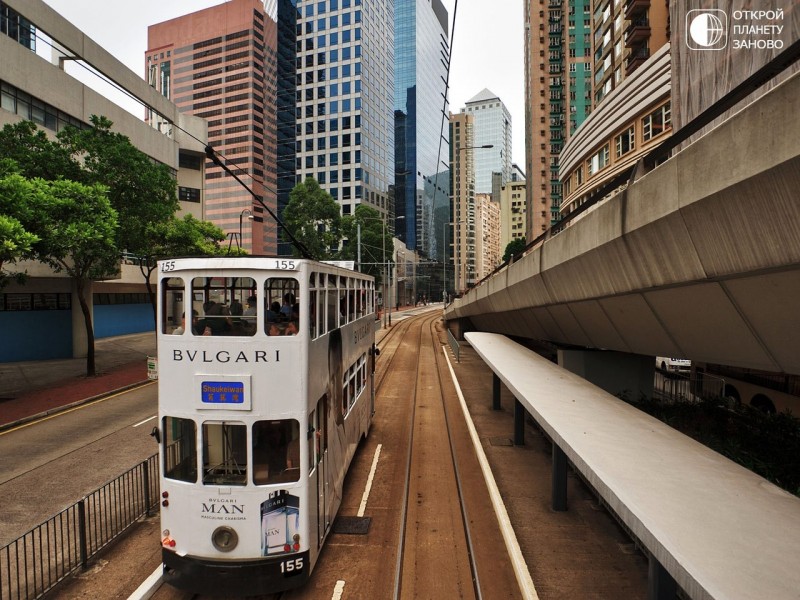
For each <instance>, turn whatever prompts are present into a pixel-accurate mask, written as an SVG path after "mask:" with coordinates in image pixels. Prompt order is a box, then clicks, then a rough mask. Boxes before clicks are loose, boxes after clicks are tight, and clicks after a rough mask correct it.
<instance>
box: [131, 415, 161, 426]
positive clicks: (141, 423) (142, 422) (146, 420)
mask: <svg viewBox="0 0 800 600" xmlns="http://www.w3.org/2000/svg"><path fill="white" fill-rule="evenodd" d="M157 418H158V415H153V416H152V417H147V418H146V419H145V420H144V421H139V422H138V423H136V425H133V427H138V426H139V425H144V424H145V423H147V422H148V421H152V420H153V419H157Z"/></svg>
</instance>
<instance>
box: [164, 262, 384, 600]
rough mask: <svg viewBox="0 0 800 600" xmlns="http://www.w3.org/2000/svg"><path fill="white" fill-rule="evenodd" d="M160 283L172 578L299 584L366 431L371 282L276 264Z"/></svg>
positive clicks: (217, 583) (176, 581)
mask: <svg viewBox="0 0 800 600" xmlns="http://www.w3.org/2000/svg"><path fill="white" fill-rule="evenodd" d="M159 272H160V281H159V303H158V320H159V323H160V326H159V332H158V358H159V378H158V395H159V415H158V416H159V425H158V427H157V430H154V432H153V435H154V436H155V437H156V439H157V440H159V442H160V443H159V446H160V454H161V461H160V462H161V467H160V475H161V482H160V483H161V504H162V507H161V523H162V546H163V563H164V579H165V581H167V582H168V583H170V584H172V585H174V586H176V587H178V588H181V589H186V590H189V591H194V592H203V593H205V594H220V595H222V594H224V595H255V594H267V593H272V592H277V591H281V590H285V589H288V588H292V587H296V586H299V585H302V584H303V583H304V582H305V581H307V580H308V578H309V576H310V573H311V571H312V569H313V568H314V564H315V563H316V561H317V558H318V557H319V553H320V550H321V549H322V545H323V543H324V541H325V539H326V537H327V535H328V533H329V532H330V529H331V524H332V523H333V519H334V517H335V515H336V512H337V511H338V509H339V505H340V503H341V499H342V485H343V482H344V478H345V474H346V472H347V469H348V466H349V464H350V461H351V459H352V457H353V454H354V452H355V450H356V446H357V445H358V443H359V441H360V439H361V438H363V437H366V435H367V433H368V431H369V427H370V423H371V418H372V412H373V407H374V386H373V371H374V353H375V345H374V342H375V314H374V313H375V293H374V291H375V286H374V280H373V279H372V277H369V276H367V275H363V274H361V273H357V272H354V271H350V270H347V269H343V268H339V267H336V266H333V265H329V264H325V263H318V262H314V261H309V260H299V259H286V258H267V257H236V258H185V259H175V260H164V261H160V263H159ZM184 314H185V318H183V315H184Z"/></svg>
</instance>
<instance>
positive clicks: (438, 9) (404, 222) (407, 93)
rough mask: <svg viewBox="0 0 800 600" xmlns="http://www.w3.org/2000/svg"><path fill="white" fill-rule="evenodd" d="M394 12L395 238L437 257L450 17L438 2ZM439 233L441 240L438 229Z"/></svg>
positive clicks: (444, 199) (419, 2)
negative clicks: (437, 224) (437, 215)
mask: <svg viewBox="0 0 800 600" xmlns="http://www.w3.org/2000/svg"><path fill="white" fill-rule="evenodd" d="M394 7H395V14H394V27H395V83H394V115H395V165H394V166H395V169H394V170H395V173H394V177H395V217H396V232H397V236H398V237H399V238H400V239H401V240H403V242H405V244H406V246H407V247H408V248H409V249H414V250H418V251H420V252H421V253H423V254H425V255H427V256H429V257H436V256H439V255H441V250H440V249H439V250H437V227H436V223H437V222H441V220H442V219H441V215H440V216H439V217H438V221H437V217H436V208H437V207H441V206H444V205H447V204H449V199H448V195H449V193H448V187H449V185H448V182H447V181H446V179H448V178H447V177H442V176H441V175H439V176H438V177H437V176H436V174H437V173H440V172H441V171H442V170H443V168H444V169H446V168H447V166H448V161H449V154H450V151H449V143H448V140H447V129H444V127H445V124H446V122H447V119H446V117H445V116H444V115H447V113H448V105H447V103H446V101H445V91H446V90H445V81H446V80H447V64H448V63H449V61H450V45H449V35H448V14H447V10H446V9H445V7H444V5H443V4H442V3H441V1H440V0H395V2H394ZM448 220H449V219H448ZM445 222H446V221H445ZM438 231H439V234H438V236H439V237H441V225H439V227H438Z"/></svg>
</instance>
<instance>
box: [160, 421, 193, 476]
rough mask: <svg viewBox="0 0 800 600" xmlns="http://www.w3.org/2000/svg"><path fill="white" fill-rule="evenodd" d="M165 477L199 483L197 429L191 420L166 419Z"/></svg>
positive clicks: (164, 423)
mask: <svg viewBox="0 0 800 600" xmlns="http://www.w3.org/2000/svg"><path fill="white" fill-rule="evenodd" d="M162 432H163V435H164V477H166V478H167V479H176V480H178V481H187V482H189V483H194V482H195V481H197V444H196V440H197V428H196V426H195V424H194V421H192V420H191V419H180V418H177V417H164V419H163V421H162Z"/></svg>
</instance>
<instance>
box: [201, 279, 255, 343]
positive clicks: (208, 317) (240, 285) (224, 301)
mask: <svg viewBox="0 0 800 600" xmlns="http://www.w3.org/2000/svg"><path fill="white" fill-rule="evenodd" d="M255 289H256V284H255V281H254V280H253V279H252V278H250V277H195V278H194V279H192V293H191V297H192V300H193V303H194V308H195V310H197V311H198V315H199V318H198V319H197V322H196V326H195V327H193V333H194V334H195V335H206V336H208V335H234V336H241V335H247V336H252V335H255V333H256V315H257V313H258V302H257V298H256V296H255V293H254V292H255Z"/></svg>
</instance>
